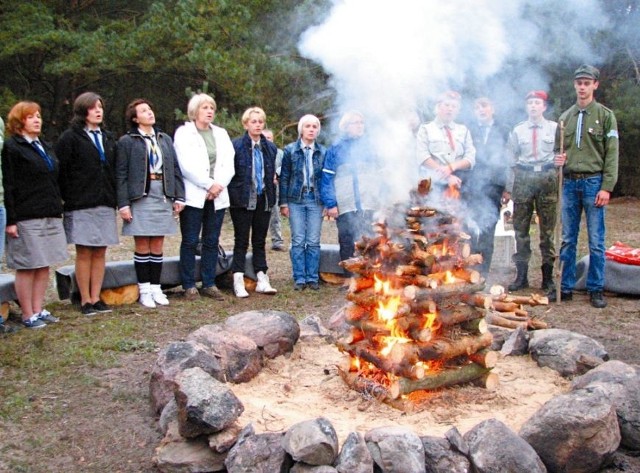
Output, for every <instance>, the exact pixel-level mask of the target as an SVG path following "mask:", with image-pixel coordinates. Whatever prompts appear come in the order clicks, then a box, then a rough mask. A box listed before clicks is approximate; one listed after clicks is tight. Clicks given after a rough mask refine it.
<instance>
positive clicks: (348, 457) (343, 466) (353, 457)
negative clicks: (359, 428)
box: [334, 432, 373, 473]
mask: <svg viewBox="0 0 640 473" xmlns="http://www.w3.org/2000/svg"><path fill="white" fill-rule="evenodd" d="M334 465H335V467H336V470H338V472H339V473H373V458H371V453H370V452H369V449H368V448H367V443H366V442H365V441H364V437H363V436H362V434H360V433H358V432H351V433H349V435H348V436H347V439H346V440H345V441H344V443H343V444H342V449H341V450H340V454H339V455H338V459H337V460H336V462H335V464H334Z"/></svg>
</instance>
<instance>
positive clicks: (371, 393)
mask: <svg viewBox="0 0 640 473" xmlns="http://www.w3.org/2000/svg"><path fill="white" fill-rule="evenodd" d="M338 373H339V374H340V377H341V378H342V380H343V381H344V383H345V384H346V385H347V386H349V387H350V388H351V389H353V390H354V391H357V392H359V393H362V394H364V395H366V396H367V397H372V398H374V399H376V400H377V401H379V402H384V403H385V404H388V405H390V406H391V407H394V408H396V409H399V410H401V411H405V412H406V411H408V410H410V409H409V408H408V406H407V404H406V403H405V402H404V401H402V400H401V399H396V398H394V397H392V396H391V394H390V393H389V390H388V389H387V388H386V387H384V386H383V385H381V384H380V383H377V382H375V381H373V380H371V379H367V378H364V377H362V376H360V375H359V374H358V373H354V372H349V371H345V370H343V369H342V368H340V367H338Z"/></svg>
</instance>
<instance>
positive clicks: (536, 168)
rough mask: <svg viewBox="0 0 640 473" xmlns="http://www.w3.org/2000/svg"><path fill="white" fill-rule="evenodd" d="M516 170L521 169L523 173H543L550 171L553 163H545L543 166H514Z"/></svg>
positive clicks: (553, 166)
mask: <svg viewBox="0 0 640 473" xmlns="http://www.w3.org/2000/svg"><path fill="white" fill-rule="evenodd" d="M516 167H517V168H518V169H522V170H523V171H533V172H543V171H550V170H551V169H553V168H555V165H554V164H553V163H545V164H516Z"/></svg>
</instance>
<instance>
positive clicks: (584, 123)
mask: <svg viewBox="0 0 640 473" xmlns="http://www.w3.org/2000/svg"><path fill="white" fill-rule="evenodd" d="M599 79H600V71H598V69H596V68H595V67H593V66H589V65H583V66H580V67H579V68H578V69H577V70H576V71H575V73H574V80H573V87H574V89H575V91H576V97H577V101H576V103H575V104H574V105H573V106H571V108H569V110H567V111H566V112H564V113H563V114H562V115H561V116H560V120H561V121H562V122H563V123H564V152H563V153H562V154H557V155H556V157H555V163H556V165H557V166H564V168H563V174H564V182H563V187H562V247H561V249H560V261H561V262H562V265H563V270H562V285H561V289H560V290H561V294H560V297H561V300H563V301H569V300H571V299H572V297H573V287H574V285H575V282H576V246H577V242H578V233H579V232H580V219H581V217H582V211H583V210H584V213H585V215H586V222H587V234H588V236H589V238H588V240H589V270H588V272H587V283H586V286H587V292H589V296H590V300H591V305H592V306H593V307H596V308H598V309H602V308H604V307H606V306H607V302H606V300H605V299H604V297H603V295H602V291H603V289H604V264H605V259H604V250H605V248H604V238H605V223H604V219H605V208H606V206H607V204H608V203H609V198H610V196H611V192H612V191H613V188H614V186H615V184H616V181H617V180H618V145H619V141H618V125H617V122H616V117H615V115H614V114H613V112H612V111H611V110H609V109H608V108H607V107H605V106H603V105H601V104H600V103H598V102H596V100H595V98H594V93H595V91H596V89H597V88H598V85H599ZM557 142H559V137H558V140H557ZM558 151H560V150H558ZM549 300H550V301H555V300H557V294H556V292H555V290H553V288H552V290H551V291H550V292H549Z"/></svg>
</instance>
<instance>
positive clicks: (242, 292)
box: [233, 273, 249, 298]
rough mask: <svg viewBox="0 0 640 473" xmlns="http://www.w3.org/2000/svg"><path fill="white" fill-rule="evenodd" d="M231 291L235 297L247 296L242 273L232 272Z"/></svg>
mask: <svg viewBox="0 0 640 473" xmlns="http://www.w3.org/2000/svg"><path fill="white" fill-rule="evenodd" d="M233 292H234V293H235V295H236V297H240V298H244V297H249V293H248V292H247V290H246V289H245V287H244V273H233Z"/></svg>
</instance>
